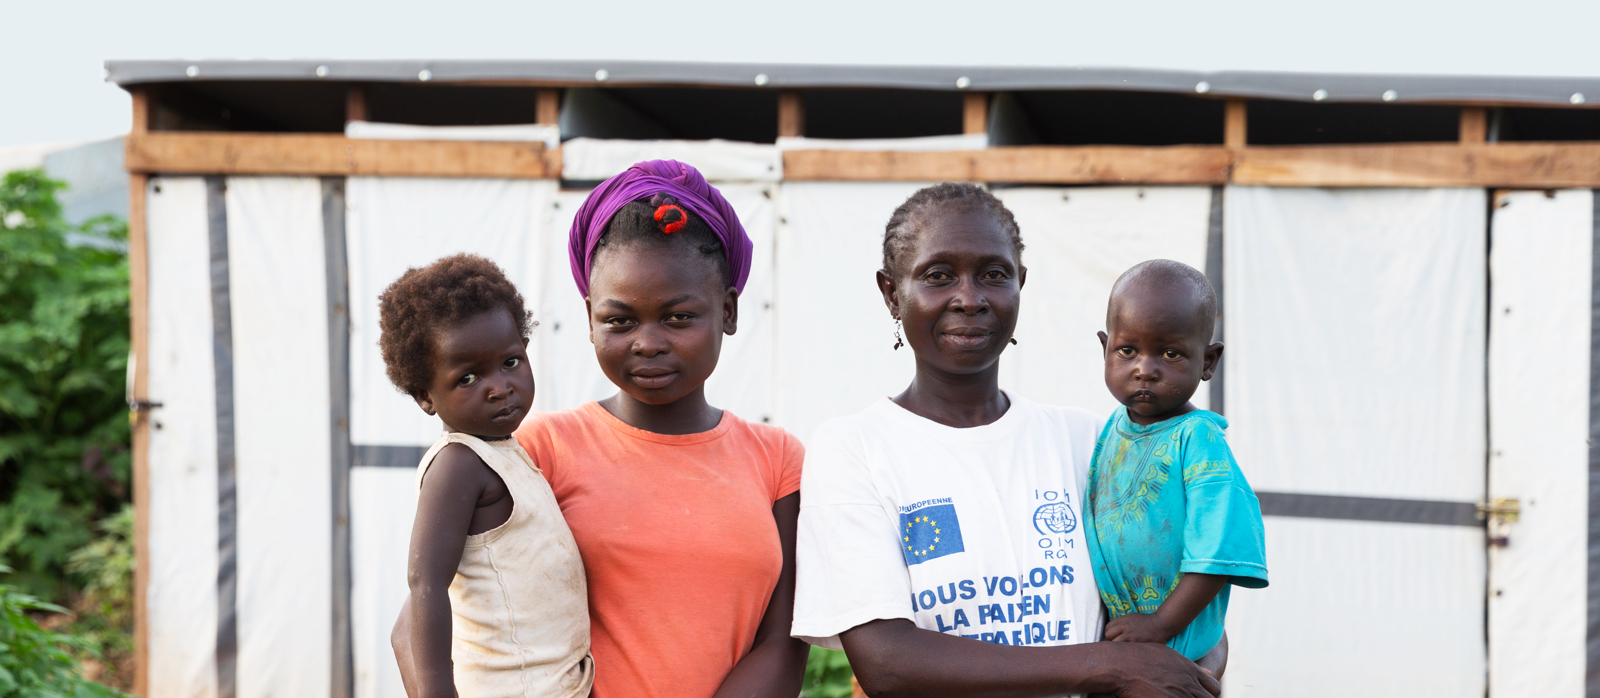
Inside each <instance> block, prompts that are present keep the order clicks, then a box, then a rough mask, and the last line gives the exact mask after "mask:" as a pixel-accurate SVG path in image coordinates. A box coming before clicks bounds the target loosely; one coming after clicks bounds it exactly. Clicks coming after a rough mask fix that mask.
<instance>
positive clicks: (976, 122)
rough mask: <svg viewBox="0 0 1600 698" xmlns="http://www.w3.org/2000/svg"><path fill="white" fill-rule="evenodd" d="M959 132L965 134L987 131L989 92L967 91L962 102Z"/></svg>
mask: <svg viewBox="0 0 1600 698" xmlns="http://www.w3.org/2000/svg"><path fill="white" fill-rule="evenodd" d="M961 132H962V133H964V134H967V135H969V136H970V135H972V134H975V133H988V132H989V93H987V92H969V93H967V94H966V99H965V100H964V102H963V103H962V111H961Z"/></svg>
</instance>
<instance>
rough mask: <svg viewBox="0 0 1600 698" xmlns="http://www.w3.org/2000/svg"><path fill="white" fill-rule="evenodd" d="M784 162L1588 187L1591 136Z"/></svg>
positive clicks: (993, 175) (1077, 177)
mask: <svg viewBox="0 0 1600 698" xmlns="http://www.w3.org/2000/svg"><path fill="white" fill-rule="evenodd" d="M783 167H784V179H786V180H850V181H923V182H926V181H939V180H959V181H975V182H1014V183H1037V184H1250V185H1264V186H1282V187H1515V188H1538V189H1548V188H1564V187H1573V188H1597V187H1600V143H1499V144H1485V145H1472V146H1468V145H1457V144H1432V143H1394V144H1384V145H1336V146H1270V147H1262V146H1257V147H1251V148H1239V149H1233V148H1228V147H1226V146H1224V147H1217V146H1172V147H1159V148H1151V147H1114V146H1028V147H1019V148H990V149H988V150H976V151H969V152H940V153H902V152H895V153H884V152H850V151H825V150H809V151H808V150H791V151H787V152H785V153H784V154H783Z"/></svg>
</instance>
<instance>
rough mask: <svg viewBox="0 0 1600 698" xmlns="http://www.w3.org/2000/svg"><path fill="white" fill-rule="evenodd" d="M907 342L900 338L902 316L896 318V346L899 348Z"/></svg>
mask: <svg viewBox="0 0 1600 698" xmlns="http://www.w3.org/2000/svg"><path fill="white" fill-rule="evenodd" d="M904 344H905V342H904V341H902V340H901V339H900V318H895V320H894V348H895V349H896V350H899V349H900V347H901V346H902V345H904Z"/></svg>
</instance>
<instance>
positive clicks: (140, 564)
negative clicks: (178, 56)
mask: <svg viewBox="0 0 1600 698" xmlns="http://www.w3.org/2000/svg"><path fill="white" fill-rule="evenodd" d="M129 94H130V95H131V96H132V97H133V123H132V124H131V126H130V128H129V129H128V139H129V140H133V139H135V138H141V137H144V136H145V135H147V134H148V133H149V132H150V94H149V92H147V91H146V90H144V89H138V88H136V89H133V90H130V91H129ZM149 182H150V178H149V176H148V175H145V174H140V173H130V174H129V175H128V306H129V308H128V311H129V320H130V325H131V326H130V328H129V336H128V338H129V340H130V342H131V343H132V344H133V347H132V349H133V351H132V356H131V357H130V359H131V360H132V361H133V366H132V367H131V369H132V373H133V385H132V386H131V390H130V391H129V395H128V396H127V397H128V400H129V401H130V402H131V403H132V404H130V405H128V408H129V413H128V421H129V422H130V423H131V424H130V426H131V427H132V429H131V431H132V432H133V439H132V440H133V443H132V447H133V473H132V480H133V483H132V484H133V694H134V695H137V696H148V695H150V609H149V608H148V606H147V601H148V599H149V598H150V593H149V592H150V411H149V410H148V409H140V408H142V407H145V406H147V405H148V404H149V401H150V361H149V356H150V245H149V241H148V240H149V238H148V235H147V232H146V225H147V223H146V220H147V219H146V214H145V211H146V208H145V203H146V202H145V196H146V191H147V190H148V185H149Z"/></svg>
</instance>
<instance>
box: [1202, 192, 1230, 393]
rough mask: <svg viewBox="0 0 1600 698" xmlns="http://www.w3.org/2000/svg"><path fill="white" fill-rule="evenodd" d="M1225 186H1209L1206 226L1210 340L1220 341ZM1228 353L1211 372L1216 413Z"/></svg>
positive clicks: (1224, 354)
mask: <svg viewBox="0 0 1600 698" xmlns="http://www.w3.org/2000/svg"><path fill="white" fill-rule="evenodd" d="M1226 192H1227V187H1220V186H1218V187H1212V188H1211V218H1210V222H1209V223H1208V224H1207V228H1206V280H1208V281H1210V282H1211V288H1212V290H1213V291H1215V292H1216V294H1217V329H1216V331H1215V332H1213V333H1212V334H1211V341H1213V342H1220V341H1222V319H1223V301H1222V271H1223V268H1222V261H1223V260H1222V255H1223V250H1222V239H1223V238H1222V234H1223V231H1222V210H1223V209H1222V207H1223V204H1224V203H1225V201H1226V200H1225V199H1224V198H1223V197H1225V196H1226ZM1227 359H1228V353H1227V352H1226V351H1224V352H1223V353H1222V361H1219V362H1217V370H1216V372H1215V373H1213V374H1211V407H1210V409H1211V411H1212V412H1215V413H1217V414H1226V413H1225V412H1223V409H1224V402H1223V398H1224V397H1226V391H1225V390H1224V389H1223V387H1224V384H1223V382H1222V378H1223V375H1222V367H1223V366H1224V365H1225V364H1226V363H1227Z"/></svg>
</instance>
